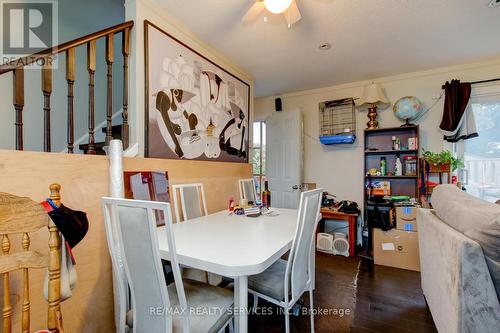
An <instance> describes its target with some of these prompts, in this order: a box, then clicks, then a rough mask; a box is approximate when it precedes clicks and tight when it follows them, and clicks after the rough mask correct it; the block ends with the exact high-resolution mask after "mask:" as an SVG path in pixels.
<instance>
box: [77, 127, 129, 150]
mask: <svg viewBox="0 0 500 333" xmlns="http://www.w3.org/2000/svg"><path fill="white" fill-rule="evenodd" d="M107 130H108V129H107V128H105V127H104V128H102V132H103V133H106V132H107ZM122 131H123V126H122V125H121V124H120V125H113V126H112V127H111V136H112V139H120V140H121V139H122ZM106 146H107V144H106V142H105V141H102V142H96V143H94V151H95V154H96V155H106V152H105V151H104V147H106ZM78 148H79V149H80V150H81V151H83V153H84V154H88V151H89V144H88V143H84V144H81V145H79V146H78Z"/></svg>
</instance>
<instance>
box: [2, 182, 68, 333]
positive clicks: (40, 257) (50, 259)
mask: <svg viewBox="0 0 500 333" xmlns="http://www.w3.org/2000/svg"><path fill="white" fill-rule="evenodd" d="M60 189H61V186H60V185H59V184H52V185H50V198H51V199H52V200H53V201H54V203H55V204H56V205H59V204H60V200H61V196H60V194H59V191H60ZM47 226H48V229H49V244H48V245H49V251H48V253H40V252H38V251H33V250H30V236H29V234H30V233H33V232H36V231H38V230H39V229H42V228H46V227H47ZM14 234H21V235H22V247H23V251H19V252H12V253H11V252H10V250H11V241H10V238H9V237H10V236H11V235H14ZM0 238H1V245H2V255H0V274H1V275H2V277H3V308H2V318H3V331H2V332H3V333H10V332H11V331H12V306H11V301H10V284H9V273H10V272H13V271H17V270H22V271H23V295H22V317H21V320H22V332H23V333H25V332H26V333H27V332H29V330H30V295H29V272H28V271H29V269H31V268H47V267H48V270H49V285H48V314H47V328H48V330H50V331H51V332H54V333H64V330H63V325H62V315H61V306H60V302H61V281H60V277H61V237H60V235H59V231H58V229H57V227H56V225H55V224H54V222H52V220H51V219H50V218H49V217H48V215H47V213H46V212H45V209H44V208H43V207H42V205H40V203H38V202H35V201H33V200H31V199H30V198H24V197H18V196H15V195H12V194H8V193H0Z"/></svg>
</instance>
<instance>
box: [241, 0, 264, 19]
mask: <svg viewBox="0 0 500 333" xmlns="http://www.w3.org/2000/svg"><path fill="white" fill-rule="evenodd" d="M264 8H265V7H264V1H255V3H254V4H253V5H252V7H250V9H249V10H248V11H247V12H246V14H245V16H243V19H242V22H243V23H249V22H253V21H255V19H256V18H257V17H258V16H259V15H260V13H262V11H263V10H264Z"/></svg>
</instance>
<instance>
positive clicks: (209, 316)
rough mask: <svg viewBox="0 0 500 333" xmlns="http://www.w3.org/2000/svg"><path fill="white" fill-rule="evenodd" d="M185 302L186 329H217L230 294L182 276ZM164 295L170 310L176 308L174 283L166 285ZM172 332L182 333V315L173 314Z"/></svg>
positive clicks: (227, 315)
mask: <svg viewBox="0 0 500 333" xmlns="http://www.w3.org/2000/svg"><path fill="white" fill-rule="evenodd" d="M183 283H184V292H185V294H186V300H187V304H188V309H187V315H188V318H189V332H193V333H195V332H200V333H202V332H203V333H205V332H209V333H212V332H219V331H220V330H221V329H222V327H223V326H224V324H225V323H227V321H228V320H229V319H230V318H231V311H230V309H231V307H232V306H233V293H232V292H231V291H230V290H227V289H224V288H219V287H216V286H212V285H209V284H206V283H203V282H198V281H194V280H188V279H183ZM168 297H169V299H170V302H171V304H170V306H171V307H172V309H177V308H178V307H179V299H178V297H177V290H176V288H175V283H172V284H170V285H169V286H168ZM172 319H173V320H172V321H173V332H182V317H180V316H176V315H174V316H173V318H172ZM133 321H134V313H133V310H130V311H129V312H127V326H128V327H129V328H132V327H133Z"/></svg>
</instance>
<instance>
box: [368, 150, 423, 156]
mask: <svg viewBox="0 0 500 333" xmlns="http://www.w3.org/2000/svg"><path fill="white" fill-rule="evenodd" d="M417 153H418V150H417V149H411V150H408V149H407V150H365V155H396V154H399V155H414V154H417Z"/></svg>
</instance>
